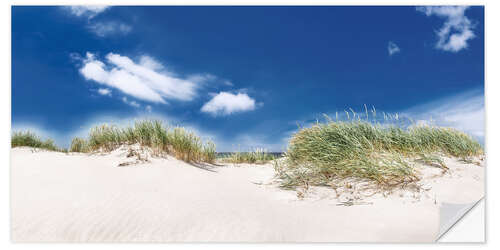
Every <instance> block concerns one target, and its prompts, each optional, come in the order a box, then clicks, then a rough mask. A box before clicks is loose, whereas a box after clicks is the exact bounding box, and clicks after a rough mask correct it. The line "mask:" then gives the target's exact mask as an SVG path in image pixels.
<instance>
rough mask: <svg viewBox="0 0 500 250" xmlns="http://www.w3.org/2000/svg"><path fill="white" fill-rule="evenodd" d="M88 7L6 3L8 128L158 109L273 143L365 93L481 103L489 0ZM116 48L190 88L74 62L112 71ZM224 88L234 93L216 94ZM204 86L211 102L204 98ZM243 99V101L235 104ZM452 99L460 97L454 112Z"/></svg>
mask: <svg viewBox="0 0 500 250" xmlns="http://www.w3.org/2000/svg"><path fill="white" fill-rule="evenodd" d="M83 10H85V8H80V9H78V8H75V9H70V8H62V7H13V8H12V127H13V128H14V129H21V128H28V127H29V128H36V129H37V130H39V131H42V134H43V131H45V133H46V134H48V135H47V136H52V137H54V138H56V141H57V142H58V143H59V144H60V145H64V146H66V145H67V144H68V143H69V140H70V139H69V138H70V137H71V136H73V135H75V134H81V133H82V132H81V131H82V130H84V131H86V129H88V127H87V126H90V125H92V124H93V123H95V122H102V121H110V120H113V121H121V122H123V121H130V120H133V118H134V117H139V116H146V117H149V116H151V117H152V116H155V117H163V118H164V119H166V120H169V121H170V122H171V123H174V124H181V125H185V126H188V127H190V128H193V129H195V130H197V131H198V132H199V133H201V134H202V135H205V136H208V137H211V138H212V139H214V140H215V141H216V142H217V143H218V145H219V147H218V150H220V151H228V150H233V149H235V147H237V146H234V145H240V147H242V148H249V147H259V146H263V147H268V148H270V149H271V150H281V149H283V147H284V146H285V142H284V138H286V137H287V136H289V135H290V133H292V132H293V131H294V130H295V129H296V128H297V126H296V123H297V122H299V123H300V122H305V121H308V120H311V119H313V120H314V119H315V118H316V117H318V115H319V114H321V113H335V111H343V110H344V109H346V108H349V107H353V108H355V109H361V108H362V107H363V104H368V105H370V106H371V105H373V106H375V107H376V108H377V109H379V110H384V111H387V112H405V111H406V110H414V109H415V107H419V106H422V105H425V104H427V103H438V104H436V105H441V103H442V102H440V100H445V101H446V100H451V99H453V97H456V96H460V95H462V94H463V93H475V94H474V96H473V97H471V98H469V97H467V98H469V99H473V98H477V96H479V100H480V104H479V111H478V110H476V109H474V110H471V111H470V112H472V113H474V112H483V111H481V109H482V108H483V107H484V104H483V95H484V92H483V89H484V9H483V7H470V8H467V9H466V10H465V11H462V13H464V14H462V15H460V13H459V14H456V13H455V12H454V11H455V10H450V12H447V11H441V10H439V9H432V10H431V9H429V10H417V9H416V8H415V7H410V6H407V7H110V8H107V9H105V10H102V11H101V12H99V11H95V12H92V11H87V12H78V11H83ZM426 11H427V12H426ZM458 12H460V11H458ZM450 13H451V14H450ZM454 13H455V14H454ZM464 20H465V21H464ZM457 22H458V24H456V23H457ZM453 24H456V25H455V26H453ZM447 25H451V26H450V33H449V34H448V37H446V34H445V35H444V39H445V40H444V42H445V43H448V42H449V40H448V39H450V37H449V36H450V35H451V36H454V34H455V35H456V36H457V39H458V41H455V43H451V42H450V44H448V45H450V46H451V47H452V49H450V48H449V47H448V48H447V47H443V46H441V47H440V45H439V39H440V36H439V34H438V31H440V30H442V29H445V28H446V26H447ZM464 26H465V27H464ZM467 32H471V33H473V35H472V36H470V34H469V33H467ZM460 35H462V37H459V36H460ZM467 35H469V37H467V38H464V36H467ZM460 39H462V40H463V41H462V42H463V43H465V45H463V44H461V43H460V42H461V41H460ZM389 44H391V46H392V45H394V46H395V47H397V49H395V50H394V47H391V49H393V50H392V52H393V53H392V54H391V53H389V48H388V47H389ZM87 52H89V53H91V54H93V59H91V58H89V57H87ZM110 53H112V54H111V55H116V56H118V55H119V56H120V58H121V59H123V58H128V59H130V60H131V61H132V62H133V63H134V64H135V65H134V66H132V67H130V68H127V67H126V66H124V67H125V69H129V70H133V69H137V67H142V66H141V65H142V64H141V63H140V62H141V57H142V58H144V57H143V56H147V58H151V60H154V61H153V62H156V63H160V64H161V65H163V68H162V69H160V68H155V67H152V66H150V67H146V66H144V67H146V68H147V69H148V70H151V72H154V74H157V73H158V74H160V75H162V76H170V77H174V78H176V79H182V80H183V81H187V82H189V83H186V84H193V85H194V87H193V89H194V90H193V91H194V94H193V95H192V96H190V97H189V98H187V99H183V100H180V99H176V98H175V97H169V96H168V93H167V92H168V91H164V92H161V91H160V90H155V91H154V92H155V93H159V94H160V96H162V98H163V100H164V102H163V103H162V102H155V101H152V100H151V99H148V98H146V97H144V98H141V97H139V96H138V95H135V94H134V93H135V92H132V94H131V92H127V91H124V88H125V86H122V85H120V84H127V80H123V79H122V78H116V79H118V80H116V81H115V82H114V83H111V80H109V81H108V82H106V81H105V80H102V81H101V82H99V81H98V80H96V79H97V78H91V76H95V75H96V74H97V73H96V72H94V71H92V72H90V73H88V74H87V75H85V73H82V68H84V67H85V65H86V64H87V63H89V62H92V61H93V62H95V61H98V62H101V63H103V65H104V66H102V68H103V69H104V70H106V72H108V73H106V74H107V76H109V78H106V79H115V78H112V77H114V76H111V74H112V72H113V70H118V69H124V68H123V67H122V68H120V67H117V66H116V65H114V64H112V63H111V62H109V61H108V59H107V56H108V55H109V54H110ZM136 66H137V67H136ZM134 67H135V68H134ZM141 70H142V69H141ZM110 72H111V73H110ZM134 72H135V71H134ZM108 74H109V75H108ZM131 74H135V73H133V72H132V73H131ZM194 76H203V77H199V78H202V79H198V80H195V79H196V78H195V77H194ZM89 77H90V78H89ZM162 79H163V78H161V79H160V80H158V82H159V85H162V84H163V82H162V81H163V80H162ZM228 82H230V83H231V84H228ZM113 84H115V85H113ZM136 84H137V86H139V85H140V84H143V82H141V81H138V82H136ZM144 84H146V83H144ZM165 84H167V83H165ZM176 84H177V82H174V83H172V86H174V88H176V86H178V85H176ZM182 84H183V83H182ZM134 86H136V85H134ZM99 89H101V91H102V92H101V93H99V92H98V90H99ZM106 91H110V94H107V92H106ZM129 91H130V88H129ZM221 92H226V93H228V94H229V97H228V96H226V97H228V98H229V99H227V98H226V99H223V98H222V97H223V96H220V99H217V98H218V97H219V96H216V95H217V94H220V93H221ZM166 93H167V94H166ZM238 94H240V95H239V96H237V95H238ZM124 97H125V98H126V99H125V100H124ZM230 97H234V99H231V98H230ZM242 97H248V99H245V98H242ZM215 99H217V100H219V101H221V102H216V101H215ZM456 99H457V98H454V100H456ZM211 100H212V101H213V103H215V104H217V105H215V106H212V109H203V108H202V107H204V105H205V104H206V103H207V102H209V101H211ZM467 100H468V99H466V100H463V99H462V100H459V101H458V104H462V105H464V104H463V103H464V102H466V101H467ZM240 101H241V103H243V104H241V103H240V105H243V106H237V105H238V104H237V103H239V102H240ZM445 101H443V102H445ZM235 102H236V103H235ZM458 104H457V105H458ZM221 105H222V106H221ZM225 105H226V106H225ZM231 105H236V108H234V109H233V110H234V111H233V112H230V111H228V112H224V110H225V109H224V107H225V108H230V107H229V106H231ZM148 106H149V107H148ZM452 106H454V105H452ZM467 106H470V105H467ZM231 107H233V106H231ZM425 107H426V108H427V109H432V108H433V107H429V105H427V106H425ZM464 107H465V106H464ZM436 108H438V107H436ZM226 111H227V110H226ZM427 111H428V110H419V111H418V112H419V114H416V115H417V116H418V115H420V114H421V113H426V112H427ZM429 112H430V111H429ZM456 113H458V114H461V109H458V110H455V111H453V114H450V117H451V116H453V115H456ZM481 114H482V113H481ZM464 116H465V118H463V117H462V116H460V115H459V118H457V119H459V121H452V122H455V123H453V124H452V125H455V126H457V127H459V128H462V129H464V130H468V129H469V130H471V131H472V130H474V128H476V127H478V126H479V127H482V126H484V125H482V124H479V125H474V126H473V127H474V128H472V129H471V128H469V127H470V126H469V127H467V124H468V122H470V121H465V122H461V120H460V119H470V118H469V117H468V116H467V114H465V115H464ZM481 117H482V116H481ZM450 119H451V120H453V119H452V118H450ZM450 119H447V118H443V121H447V122H448V123H450ZM480 122H481V123H482V122H483V121H480ZM450 124H451V123H450ZM464 124H465V125H464ZM471 133H473V134H474V133H475V132H474V131H472V132H471ZM478 135H479V136H482V135H481V134H480V133H479V134H478Z"/></svg>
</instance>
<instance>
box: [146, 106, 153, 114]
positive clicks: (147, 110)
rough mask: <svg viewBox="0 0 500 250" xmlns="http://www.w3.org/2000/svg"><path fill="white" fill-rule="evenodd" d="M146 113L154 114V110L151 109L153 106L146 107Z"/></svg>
mask: <svg viewBox="0 0 500 250" xmlns="http://www.w3.org/2000/svg"><path fill="white" fill-rule="evenodd" d="M146 112H148V113H151V112H153V108H152V107H151V105H146Z"/></svg>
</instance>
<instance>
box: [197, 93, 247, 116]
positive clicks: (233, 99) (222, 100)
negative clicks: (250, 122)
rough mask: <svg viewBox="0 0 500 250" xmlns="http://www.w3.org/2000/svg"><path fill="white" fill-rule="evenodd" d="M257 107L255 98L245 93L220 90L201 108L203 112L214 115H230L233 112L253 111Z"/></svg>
mask: <svg viewBox="0 0 500 250" xmlns="http://www.w3.org/2000/svg"><path fill="white" fill-rule="evenodd" d="M255 107H256V103H255V100H254V99H252V98H251V97H249V96H248V95H247V94H245V93H237V94H232V93H229V92H220V93H219V94H217V95H215V96H213V97H212V99H211V100H210V101H208V102H207V103H205V104H204V105H203V107H202V108H201V111H202V112H205V113H210V114H212V115H230V114H233V113H238V112H244V111H251V110H254V109H255Z"/></svg>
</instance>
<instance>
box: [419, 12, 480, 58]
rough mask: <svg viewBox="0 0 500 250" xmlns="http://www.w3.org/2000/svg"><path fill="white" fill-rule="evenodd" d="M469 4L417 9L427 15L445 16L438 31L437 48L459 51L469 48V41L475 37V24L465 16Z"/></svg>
mask: <svg viewBox="0 0 500 250" xmlns="http://www.w3.org/2000/svg"><path fill="white" fill-rule="evenodd" d="M467 8H468V7H467V6H427V7H417V11H420V12H422V13H424V14H425V15H427V16H432V15H435V16H437V17H440V18H444V19H445V22H444V24H443V26H442V27H441V28H440V29H439V30H438V31H437V35H438V42H437V44H436V48H438V49H442V50H444V51H451V52H458V51H460V50H462V49H465V48H467V46H468V44H467V41H468V40H470V39H472V38H474V37H475V35H474V32H473V31H472V29H473V25H472V23H471V21H470V20H469V19H468V18H467V17H466V16H465V10H467Z"/></svg>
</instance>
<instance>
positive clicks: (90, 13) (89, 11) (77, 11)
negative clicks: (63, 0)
mask: <svg viewBox="0 0 500 250" xmlns="http://www.w3.org/2000/svg"><path fill="white" fill-rule="evenodd" d="M65 8H66V9H67V10H68V11H69V12H70V13H71V14H73V15H75V16H77V17H81V16H85V17H88V18H89V19H91V18H93V17H95V16H96V15H98V14H99V13H101V12H103V11H105V10H106V9H108V8H109V6H104V5H79V6H68V7H65Z"/></svg>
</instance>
